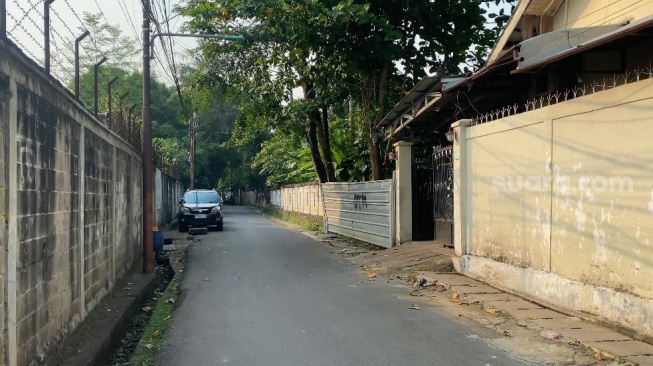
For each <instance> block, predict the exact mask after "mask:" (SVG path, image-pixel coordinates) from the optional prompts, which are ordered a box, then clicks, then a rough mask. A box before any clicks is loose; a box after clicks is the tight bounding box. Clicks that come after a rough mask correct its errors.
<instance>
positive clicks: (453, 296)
mask: <svg viewBox="0 0 653 366" xmlns="http://www.w3.org/2000/svg"><path fill="white" fill-rule="evenodd" d="M458 296H459V295H458V293H457V292H454V293H453V294H451V298H452V299H457V298H458Z"/></svg>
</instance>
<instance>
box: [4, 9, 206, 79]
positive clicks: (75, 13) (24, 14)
mask: <svg viewBox="0 0 653 366" xmlns="http://www.w3.org/2000/svg"><path fill="white" fill-rule="evenodd" d="M152 2H153V3H154V2H156V3H158V4H161V6H163V4H165V6H166V8H167V9H168V14H173V13H174V12H173V10H172V9H173V7H174V6H175V5H177V4H178V3H180V2H181V0H167V1H164V0H152ZM50 9H51V15H50V18H51V28H52V34H51V40H52V41H51V43H52V46H51V49H52V50H53V52H54V49H55V48H57V49H60V50H61V49H62V48H63V47H64V45H63V39H69V40H72V39H74V38H76V37H78V36H79V35H81V33H82V31H81V30H80V29H81V28H83V26H82V23H81V22H80V19H81V18H83V14H84V12H89V13H102V15H103V18H102V19H104V20H105V21H106V22H107V23H109V24H111V25H115V26H118V27H119V28H120V29H121V30H122V32H123V35H125V36H129V37H131V38H133V39H136V41H137V43H138V45H139V47H140V44H141V39H142V37H141V32H142V31H141V29H142V22H143V20H142V19H143V15H142V10H141V9H142V7H141V1H140V0H54V2H53V3H52V4H51V5H50ZM7 11H8V13H9V16H8V17H7V29H8V30H9V32H10V35H9V37H10V38H11V39H12V40H14V41H17V43H19V46H20V47H21V48H22V49H23V50H24V51H26V52H27V53H28V55H29V56H30V57H32V58H35V59H36V60H37V61H38V62H39V64H41V65H43V44H44V42H43V38H44V36H43V20H42V17H43V0H7ZM170 17H171V18H173V17H172V15H170ZM159 20H160V21H163V15H162V14H161V18H160V19H159ZM183 22H184V19H183V18H182V17H174V18H173V19H172V20H171V21H170V30H171V31H172V32H177V31H179V28H180V27H181V26H182V25H183ZM91 37H92V35H91ZM82 44H83V42H82ZM196 45H197V42H196V40H194V39H191V38H183V39H174V49H175V55H176V56H175V58H176V61H177V63H178V64H179V63H181V62H183V61H184V58H185V55H186V54H187V51H188V50H189V49H192V48H194V47H195V46H196ZM155 47H156V48H155V53H160V52H161V45H160V43H157V45H156V46H155ZM70 55H71V56H69V58H70V60H71V61H72V59H73V58H72V55H74V51H73V50H70ZM119 61H120V60H109V61H108V63H109V64H112V63H114V64H115V63H118V62H119ZM161 63H163V64H164V65H166V67H165V68H164V67H162V65H161ZM52 67H53V73H55V76H57V77H58V78H59V79H64V78H69V77H70V75H67V74H64V73H63V72H62V71H55V67H56V65H52ZM152 70H153V72H154V74H155V75H156V76H157V79H159V80H161V81H163V82H165V83H166V84H168V85H173V84H174V81H173V78H172V74H171V72H170V67H169V65H168V64H167V63H166V62H165V61H164V60H163V58H162V57H159V58H157V60H153V63H152ZM61 81H64V80H61Z"/></svg>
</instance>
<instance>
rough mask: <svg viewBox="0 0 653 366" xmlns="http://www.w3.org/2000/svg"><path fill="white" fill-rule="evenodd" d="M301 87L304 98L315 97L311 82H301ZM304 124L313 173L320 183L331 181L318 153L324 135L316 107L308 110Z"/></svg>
mask: <svg viewBox="0 0 653 366" xmlns="http://www.w3.org/2000/svg"><path fill="white" fill-rule="evenodd" d="M302 89H303V91H304V98H306V99H315V88H314V85H313V83H312V82H310V83H309V82H305V83H303V84H302ZM306 124H307V125H306V139H307V140H308V146H309V148H310V150H311V160H312V161H313V167H314V168H315V174H317V178H318V179H319V180H320V183H325V182H331V181H333V180H329V178H330V177H329V175H328V174H327V168H326V167H325V164H324V161H323V160H322V156H321V155H320V148H319V145H321V143H322V139H323V137H324V136H323V133H322V132H321V131H322V126H321V124H322V121H321V119H320V111H319V110H317V109H316V110H314V111H311V112H309V114H308V116H306ZM318 126H319V127H318ZM318 132H319V133H318ZM328 151H329V154H331V149H330V148H329V150H328ZM329 158H330V156H329ZM329 160H330V159H329ZM331 170H332V171H333V165H331Z"/></svg>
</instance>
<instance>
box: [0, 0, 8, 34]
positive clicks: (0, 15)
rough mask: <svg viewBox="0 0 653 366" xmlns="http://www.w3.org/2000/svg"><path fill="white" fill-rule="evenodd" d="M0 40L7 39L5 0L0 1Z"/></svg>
mask: <svg viewBox="0 0 653 366" xmlns="http://www.w3.org/2000/svg"><path fill="white" fill-rule="evenodd" d="M0 39H7V0H0Z"/></svg>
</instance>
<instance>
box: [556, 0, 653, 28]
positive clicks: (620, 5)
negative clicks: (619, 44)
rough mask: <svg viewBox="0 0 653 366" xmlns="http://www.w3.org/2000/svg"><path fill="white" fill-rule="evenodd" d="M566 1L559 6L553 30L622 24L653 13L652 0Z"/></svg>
mask: <svg viewBox="0 0 653 366" xmlns="http://www.w3.org/2000/svg"><path fill="white" fill-rule="evenodd" d="M566 2H567V4H565V3H563V4H562V5H561V6H560V8H558V11H557V12H556V14H555V16H554V17H553V30H561V29H567V28H582V27H592V26H597V25H604V24H620V23H625V22H627V21H634V20H638V19H641V18H644V17H646V16H648V15H651V14H653V1H651V0H618V1H615V0H566ZM567 8H568V10H567ZM567 12H568V13H567Z"/></svg>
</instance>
